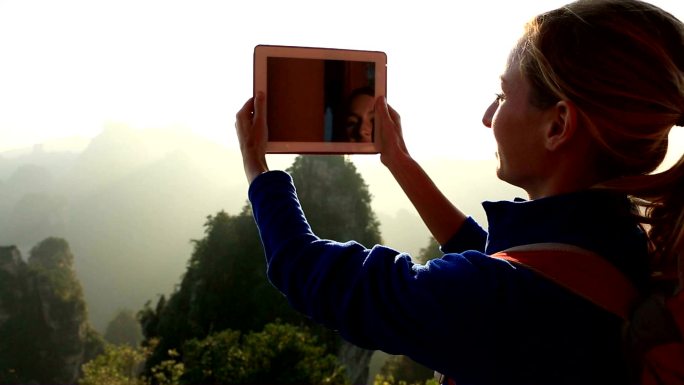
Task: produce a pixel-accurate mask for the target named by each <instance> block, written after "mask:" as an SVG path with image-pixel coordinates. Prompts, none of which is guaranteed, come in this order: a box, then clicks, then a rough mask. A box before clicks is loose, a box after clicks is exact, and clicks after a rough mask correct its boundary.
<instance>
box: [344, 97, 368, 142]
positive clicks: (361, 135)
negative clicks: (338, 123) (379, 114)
mask: <svg viewBox="0 0 684 385" xmlns="http://www.w3.org/2000/svg"><path fill="white" fill-rule="evenodd" d="M374 106H375V99H374V98H373V96H371V95H367V94H357V95H356V96H354V97H353V98H352V100H351V101H350V103H349V112H348V114H347V116H346V120H345V130H346V132H347V137H348V138H349V141H350V142H372V141H373V127H374V121H375V108H374Z"/></svg>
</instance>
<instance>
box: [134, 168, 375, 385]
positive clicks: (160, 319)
mask: <svg viewBox="0 0 684 385" xmlns="http://www.w3.org/2000/svg"><path fill="white" fill-rule="evenodd" d="M289 171H290V172H291V174H292V176H293V178H294V180H295V184H296V186H297V190H298V192H299V194H300V199H301V202H302V205H303V206H304V207H305V210H306V211H307V216H308V219H309V222H310V223H311V225H312V227H313V228H314V230H315V231H316V233H317V234H319V235H320V236H322V237H326V238H332V239H338V240H347V239H355V240H357V241H359V242H361V243H363V244H365V245H369V246H372V245H374V244H376V243H380V232H379V224H378V221H377V220H376V218H375V215H374V213H373V211H372V210H371V208H370V202H371V197H370V194H369V193H368V188H367V186H366V185H365V183H364V182H363V179H362V178H361V176H360V174H359V173H358V172H356V168H355V167H354V165H353V164H352V163H351V162H349V161H348V160H346V159H344V158H343V157H341V156H324V157H321V156H311V157H303V156H300V157H298V158H297V159H296V160H295V162H294V164H293V165H292V167H291V168H290V169H289ZM193 245H194V250H193V253H192V256H191V257H190V260H189V261H188V264H187V268H186V271H185V274H184V275H183V277H182V280H181V283H180V285H179V286H178V287H177V289H176V290H175V291H174V292H173V293H172V294H171V296H170V297H169V298H168V300H166V299H165V297H161V298H160V299H159V302H158V303H157V305H156V307H155V308H154V309H153V308H152V306H151V303H149V302H148V303H147V304H146V306H145V308H144V309H143V310H142V311H141V312H139V313H138V319H139V320H140V322H141V325H142V329H143V334H144V336H145V341H146V342H144V344H149V341H151V340H152V339H157V340H158V341H159V343H158V345H157V346H156V347H155V348H154V350H153V353H152V355H151V356H150V358H149V359H148V360H147V363H146V367H147V368H148V369H147V373H148V374H149V373H150V372H149V371H150V370H151V368H152V367H154V366H155V365H158V364H159V363H160V362H162V361H164V360H168V359H169V356H168V354H167V352H169V351H170V350H175V351H177V352H178V353H179V354H180V357H181V358H182V359H185V357H186V354H187V352H186V349H187V345H186V342H187V341H190V340H197V341H201V340H203V339H205V338H208V337H209V336H210V335H214V334H216V333H219V332H221V331H224V330H229V329H230V330H234V331H236V332H240V333H243V334H244V333H251V332H256V331H259V330H262V329H263V328H264V327H265V325H267V324H269V323H272V322H274V321H275V320H281V321H282V322H283V323H287V324H292V325H296V326H306V327H308V328H309V330H310V331H311V333H312V334H313V335H315V336H316V337H317V341H318V343H319V344H321V346H322V347H323V348H324V349H323V351H324V352H325V354H329V353H338V352H344V353H345V354H344V355H343V354H340V355H341V357H340V361H341V362H342V363H343V364H344V365H345V366H346V368H347V375H348V376H349V379H350V380H351V381H352V382H354V383H360V382H365V381H366V377H367V370H368V361H369V360H370V355H371V353H372V352H370V351H363V350H361V349H358V348H354V349H350V348H348V346H346V345H344V343H343V342H342V341H341V340H340V338H339V336H338V335H337V334H336V333H334V332H332V331H330V330H327V329H324V328H323V327H322V326H319V325H314V324H313V323H312V322H311V321H310V320H308V319H306V318H305V317H303V316H302V315H300V314H299V313H297V312H295V311H294V310H293V309H292V308H291V307H290V306H289V305H288V303H287V301H286V300H285V298H284V297H283V296H282V294H280V293H279V292H278V291H277V290H276V289H275V288H274V287H273V286H271V284H270V283H269V282H268V279H267V278H266V264H265V258H264V255H263V247H262V245H261V241H260V238H259V234H258V232H257V228H256V226H255V223H254V218H253V216H252V212H251V209H250V206H249V205H246V206H245V207H244V208H243V210H242V212H241V213H240V214H238V215H234V216H231V215H229V214H227V213H225V212H223V211H221V212H219V213H217V214H216V215H213V216H209V217H207V221H206V223H205V231H204V237H203V238H202V239H200V240H195V241H193ZM341 346H344V347H346V349H340V347H341ZM197 362H198V361H192V360H191V362H187V367H186V369H187V370H189V371H192V370H193V367H192V365H196V364H197ZM271 373H272V372H271ZM264 382H273V380H268V379H264Z"/></svg>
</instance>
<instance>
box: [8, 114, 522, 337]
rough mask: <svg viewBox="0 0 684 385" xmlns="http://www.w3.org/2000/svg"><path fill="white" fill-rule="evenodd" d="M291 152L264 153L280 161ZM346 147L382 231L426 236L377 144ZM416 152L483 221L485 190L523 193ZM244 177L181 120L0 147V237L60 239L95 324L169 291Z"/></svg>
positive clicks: (403, 237) (279, 165)
mask: <svg viewBox="0 0 684 385" xmlns="http://www.w3.org/2000/svg"><path fill="white" fill-rule="evenodd" d="M69 143H72V144H73V146H69ZM293 159H294V156H290V155H276V156H272V157H271V156H270V158H269V162H270V165H271V168H272V169H285V168H287V167H289V166H290V165H291V163H292V160H293ZM350 159H351V160H352V161H353V162H354V163H355V165H356V167H357V170H358V172H359V173H360V174H361V176H362V177H363V179H364V180H365V182H366V183H367V185H368V187H369V191H370V193H371V195H372V197H373V201H372V208H373V210H374V211H375V213H376V216H377V218H378V219H379V221H380V230H381V234H382V238H383V241H384V243H385V244H387V245H388V246H391V247H393V248H395V249H398V250H401V251H406V252H409V253H411V254H412V255H416V254H417V253H418V251H419V250H420V249H421V248H424V247H426V246H427V245H428V241H429V237H430V236H429V233H428V231H427V229H426V227H425V226H424V224H423V223H422V222H421V220H420V218H419V217H418V214H417V213H416V211H415V210H414V209H413V207H412V206H411V204H410V203H409V201H408V200H407V199H406V197H405V196H404V194H403V192H402V191H401V190H400V188H399V186H398V185H397V183H396V182H395V181H394V180H393V179H392V176H391V174H390V173H389V172H388V171H387V169H385V168H384V166H382V164H381V163H380V160H379V157H378V156H376V155H358V156H352V157H351V158H350ZM419 161H420V159H419ZM422 163H423V166H424V167H425V169H426V170H427V171H428V173H429V174H430V175H431V176H432V177H433V179H434V180H435V182H436V183H437V185H438V186H440V187H441V188H442V189H443V191H444V192H445V194H446V195H447V196H448V197H449V198H450V199H451V200H452V201H454V202H455V203H456V204H457V205H458V206H459V207H460V208H461V209H462V210H464V211H465V212H466V213H468V214H471V215H473V216H474V217H475V218H476V219H477V220H478V221H480V222H481V223H482V224H483V226H484V225H485V224H486V223H485V218H484V213H483V211H482V209H481V206H480V203H481V201H482V200H498V199H510V198H512V197H514V196H522V192H521V191H520V190H518V189H516V188H513V187H511V186H508V185H506V184H504V183H502V182H500V181H498V180H497V179H496V176H495V163H494V161H493V160H490V161H474V160H473V161H465V160H454V159H449V160H446V159H443V160H439V159H430V160H427V161H425V162H422ZM247 187H248V186H247V182H246V179H245V177H244V174H243V171H242V162H241V159H240V156H239V153H237V151H236V150H234V149H226V148H225V147H222V146H220V145H217V144H214V143H212V142H209V141H207V140H206V139H201V138H200V137H197V136H194V135H193V134H191V133H190V132H189V131H184V130H171V129H167V130H161V129H160V130H134V129H130V128H128V127H125V126H110V127H107V128H106V129H105V130H104V131H103V132H102V133H101V134H100V135H98V136H96V137H95V138H93V139H92V140H91V141H85V142H84V141H83V140H80V141H73V140H72V141H64V140H63V141H58V142H54V143H52V142H50V143H45V144H43V145H42V146H36V147H34V148H30V149H25V150H21V151H18V150H15V151H12V152H5V153H2V154H0V245H4V246H9V245H16V246H17V247H18V248H19V249H20V250H21V254H22V255H24V256H26V255H28V254H29V250H30V249H31V248H32V247H33V246H34V245H36V244H37V243H38V242H40V241H41V240H43V239H45V238H47V237H60V238H64V239H65V240H66V241H67V242H69V245H70V247H71V250H72V252H73V254H74V258H75V259H74V266H75V269H76V272H77V274H78V277H79V279H80V280H81V282H82V285H83V289H84V295H85V299H86V302H87V306H88V313H89V317H90V320H91V322H92V324H93V326H94V327H95V328H96V329H97V330H100V331H102V330H103V329H104V328H105V326H106V325H107V323H108V322H109V321H110V320H111V319H112V318H113V317H114V316H115V315H116V313H117V312H118V311H119V310H121V309H132V310H134V311H137V310H139V309H140V308H141V307H142V306H143V305H144V304H145V302H147V301H152V302H153V303H154V302H156V300H157V298H158V296H159V295H161V294H168V293H170V292H171V291H173V288H174V285H176V284H178V282H179V281H180V277H181V275H182V274H183V272H184V270H185V267H186V264H187V261H188V259H189V257H190V255H191V253H192V243H191V240H193V239H194V240H196V239H200V238H202V236H203V233H204V224H205V221H206V218H207V216H209V215H215V214H216V213H217V212H219V211H221V210H223V211H225V212H226V213H228V214H230V215H237V214H238V213H240V212H241V211H242V209H243V208H244V207H245V205H246V203H247ZM340 209H342V210H343V209H344V208H340ZM315 230H316V229H315V228H314V231H315ZM367 246H372V245H367Z"/></svg>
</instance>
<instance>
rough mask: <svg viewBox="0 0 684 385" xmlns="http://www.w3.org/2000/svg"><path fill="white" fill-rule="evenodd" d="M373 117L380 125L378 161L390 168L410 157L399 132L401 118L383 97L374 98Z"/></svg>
mask: <svg viewBox="0 0 684 385" xmlns="http://www.w3.org/2000/svg"><path fill="white" fill-rule="evenodd" d="M375 119H376V121H377V123H378V124H379V126H380V140H381V144H380V145H381V149H380V161H381V162H382V164H384V165H385V166H386V167H387V168H389V169H391V168H392V166H395V165H397V162H399V161H401V160H402V159H406V158H409V157H410V155H409V153H408V150H407V149H406V144H405V143H404V136H403V134H402V132H401V118H400V117H399V113H397V111H395V110H394V109H393V108H392V107H390V106H389V105H388V104H387V100H386V99H385V98H384V97H378V98H377V99H376V100H375Z"/></svg>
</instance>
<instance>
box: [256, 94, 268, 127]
mask: <svg viewBox="0 0 684 385" xmlns="http://www.w3.org/2000/svg"><path fill="white" fill-rule="evenodd" d="M259 119H264V120H265V119H266V95H265V94H264V93H263V92H261V91H259V92H257V94H256V96H255V97H254V121H257V120H259Z"/></svg>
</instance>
